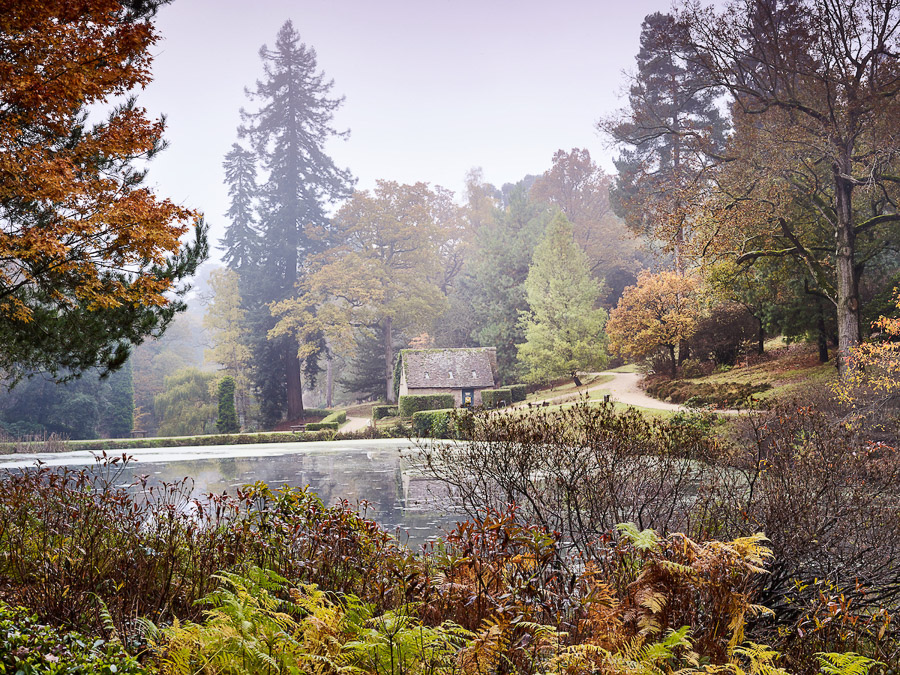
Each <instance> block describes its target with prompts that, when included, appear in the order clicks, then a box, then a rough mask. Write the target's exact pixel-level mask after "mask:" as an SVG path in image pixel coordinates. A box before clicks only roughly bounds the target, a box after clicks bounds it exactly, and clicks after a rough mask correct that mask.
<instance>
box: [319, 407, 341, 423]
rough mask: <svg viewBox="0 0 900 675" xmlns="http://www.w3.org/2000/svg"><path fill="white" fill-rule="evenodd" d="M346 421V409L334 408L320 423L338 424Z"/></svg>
mask: <svg viewBox="0 0 900 675" xmlns="http://www.w3.org/2000/svg"><path fill="white" fill-rule="evenodd" d="M346 421H347V411H346V410H335V411H334V412H333V413H331V414H330V415H329V416H328V417H326V418H325V419H324V420H322V422H321V423H329V422H337V423H338V424H344V423H345V422H346Z"/></svg>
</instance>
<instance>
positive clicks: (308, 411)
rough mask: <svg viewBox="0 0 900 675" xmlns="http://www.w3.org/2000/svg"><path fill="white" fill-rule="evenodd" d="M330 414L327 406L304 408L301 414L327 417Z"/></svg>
mask: <svg viewBox="0 0 900 675" xmlns="http://www.w3.org/2000/svg"><path fill="white" fill-rule="evenodd" d="M330 414H331V410H329V409H328V408H304V409H303V416H304V417H322V418H325V417H328V416H329V415H330Z"/></svg>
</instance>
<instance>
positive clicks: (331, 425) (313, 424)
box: [306, 422, 341, 431]
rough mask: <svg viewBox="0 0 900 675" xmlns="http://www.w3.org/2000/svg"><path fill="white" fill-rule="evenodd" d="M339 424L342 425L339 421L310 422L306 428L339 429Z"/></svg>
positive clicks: (314, 429) (313, 429)
mask: <svg viewBox="0 0 900 675" xmlns="http://www.w3.org/2000/svg"><path fill="white" fill-rule="evenodd" d="M339 426H341V425H340V424H338V423H337V422H310V423H309V424H307V425H306V430H307V431H322V430H323V429H331V430H333V431H337V430H338V427H339Z"/></svg>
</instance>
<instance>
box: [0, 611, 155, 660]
mask: <svg viewBox="0 0 900 675" xmlns="http://www.w3.org/2000/svg"><path fill="white" fill-rule="evenodd" d="M0 672H3V673H16V674H18V673H21V674H22V675H31V674H32V673H35V674H36V673H48V674H50V673H52V674H53V675H92V674H94V673H96V674H97V675H113V674H114V673H115V674H117V675H137V674H141V675H143V674H144V673H147V671H146V670H145V669H144V668H142V667H141V665H140V664H139V663H138V662H137V661H136V660H135V659H134V658H133V657H131V656H129V655H128V654H127V653H126V652H125V650H124V648H123V647H122V644H121V643H120V642H118V641H115V640H113V641H111V642H107V641H106V640H94V639H93V638H89V637H85V636H83V635H80V634H78V633H75V632H71V631H65V630H58V629H56V628H53V627H51V626H47V625H43V624H41V623H39V622H38V621H37V620H36V619H35V617H34V616H32V615H31V614H29V613H28V611H27V610H25V609H24V608H22V607H10V606H9V605H6V604H5V603H2V602H0Z"/></svg>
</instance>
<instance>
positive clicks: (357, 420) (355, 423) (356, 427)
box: [338, 417, 372, 433]
mask: <svg viewBox="0 0 900 675" xmlns="http://www.w3.org/2000/svg"><path fill="white" fill-rule="evenodd" d="M370 424H372V420H371V419H370V418H368V417H348V418H347V421H346V422H344V424H343V426H341V428H340V429H338V431H340V432H341V433H346V432H348V431H360V430H361V429H365V428H366V427H368V426H369V425H370Z"/></svg>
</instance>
